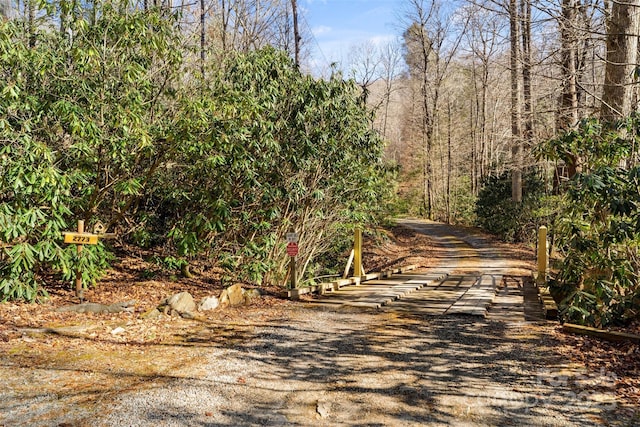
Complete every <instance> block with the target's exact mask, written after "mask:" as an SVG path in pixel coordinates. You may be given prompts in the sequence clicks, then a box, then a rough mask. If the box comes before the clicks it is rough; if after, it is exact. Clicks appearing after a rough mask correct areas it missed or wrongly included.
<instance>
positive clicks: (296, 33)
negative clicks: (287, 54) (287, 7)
mask: <svg viewBox="0 0 640 427" xmlns="http://www.w3.org/2000/svg"><path fill="white" fill-rule="evenodd" d="M291 13H292V14H293V52H294V60H295V63H296V67H298V68H299V67H300V40H302V38H301V37H300V29H299V28H298V2H297V0H291Z"/></svg>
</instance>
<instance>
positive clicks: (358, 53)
mask: <svg viewBox="0 0 640 427" xmlns="http://www.w3.org/2000/svg"><path fill="white" fill-rule="evenodd" d="M349 59H350V62H351V74H352V75H353V78H354V80H355V81H356V82H357V83H358V84H359V85H360V87H361V88H362V100H363V102H364V103H365V104H366V103H367V100H368V97H369V91H370V90H371V89H370V88H371V85H373V84H374V83H375V82H376V81H377V80H378V79H380V65H381V62H382V60H381V58H380V51H379V50H378V48H377V46H376V45H375V44H373V42H372V41H370V40H367V41H364V42H362V43H361V44H358V45H354V46H351V49H350V53H349Z"/></svg>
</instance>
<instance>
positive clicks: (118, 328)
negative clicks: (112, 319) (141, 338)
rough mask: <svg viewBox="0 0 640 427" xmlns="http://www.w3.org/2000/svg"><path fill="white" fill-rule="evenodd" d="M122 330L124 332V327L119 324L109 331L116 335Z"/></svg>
mask: <svg viewBox="0 0 640 427" xmlns="http://www.w3.org/2000/svg"><path fill="white" fill-rule="evenodd" d="M123 332H124V328H123V327H121V326H118V327H117V328H115V329H112V330H111V332H110V333H111V335H118V334H121V333H123Z"/></svg>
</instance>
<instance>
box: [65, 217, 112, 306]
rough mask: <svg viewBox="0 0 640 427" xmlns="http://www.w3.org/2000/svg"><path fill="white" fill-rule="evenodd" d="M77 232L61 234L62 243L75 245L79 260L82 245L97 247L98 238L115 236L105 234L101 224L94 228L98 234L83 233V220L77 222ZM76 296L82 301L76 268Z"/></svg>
mask: <svg viewBox="0 0 640 427" xmlns="http://www.w3.org/2000/svg"><path fill="white" fill-rule="evenodd" d="M77 230H78V231H77V232H75V233H74V232H65V233H62V234H63V236H64V242H65V243H68V244H72V245H76V250H77V253H78V258H80V254H81V253H82V248H83V246H84V245H97V244H98V238H107V239H108V238H113V237H115V234H111V233H109V234H105V233H104V226H103V225H102V223H100V222H98V223H97V224H96V226H95V230H96V231H97V232H98V233H99V234H94V233H85V232H84V220H82V219H80V220H78V229H77ZM75 283H76V296H77V297H78V298H80V301H83V300H84V288H83V287H82V272H81V271H80V269H79V268H78V270H77V271H76V282H75Z"/></svg>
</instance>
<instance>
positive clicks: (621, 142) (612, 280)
mask: <svg viewBox="0 0 640 427" xmlns="http://www.w3.org/2000/svg"><path fill="white" fill-rule="evenodd" d="M639 119H640V117H638V116H637V115H633V116H631V117H629V118H627V119H625V120H623V121H620V122H616V123H600V122H598V121H597V120H595V119H588V120H584V121H583V122H582V123H581V125H580V127H579V129H578V130H575V131H571V132H567V133H565V134H563V135H561V136H560V137H559V138H557V139H554V140H551V141H549V142H548V143H546V144H544V145H543V146H541V147H540V152H541V153H542V154H543V155H546V156H548V157H549V158H551V159H554V160H562V161H565V162H576V163H578V164H577V166H578V170H579V172H578V173H577V174H576V175H575V176H574V177H573V178H572V179H571V181H570V182H569V183H568V185H567V187H566V191H565V192H564V195H563V197H564V198H565V201H564V203H562V210H561V211H560V215H559V219H558V225H557V230H556V237H557V241H558V246H559V248H560V250H561V251H562V253H563V255H564V258H563V259H562V262H561V265H560V270H559V272H558V275H557V277H556V278H555V280H554V282H553V283H552V285H553V289H552V290H553V291H554V292H555V293H556V294H557V295H560V296H561V298H562V299H563V307H564V313H563V315H564V318H565V320H567V321H571V322H574V323H580V324H588V325H595V326H599V327H600V326H602V327H606V326H608V325H615V324H624V323H626V322H628V321H630V320H632V319H634V318H638V316H639V310H640V283H639V280H638V271H640V263H639V259H640V258H639V256H640V252H639V243H640V167H639V166H638V165H637V153H634V147H635V145H636V144H637V135H638V131H639V130H640V120H639Z"/></svg>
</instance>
